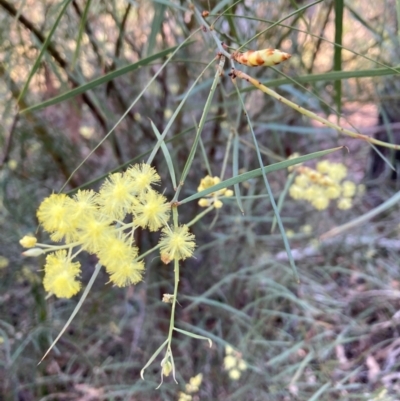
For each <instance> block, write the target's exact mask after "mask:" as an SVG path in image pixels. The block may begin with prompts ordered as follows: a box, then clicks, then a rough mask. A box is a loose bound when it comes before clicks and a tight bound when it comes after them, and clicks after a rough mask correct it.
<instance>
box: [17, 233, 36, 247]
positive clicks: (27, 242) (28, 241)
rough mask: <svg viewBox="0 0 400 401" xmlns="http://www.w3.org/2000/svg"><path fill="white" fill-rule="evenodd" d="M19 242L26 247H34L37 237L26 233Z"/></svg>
mask: <svg viewBox="0 0 400 401" xmlns="http://www.w3.org/2000/svg"><path fill="white" fill-rule="evenodd" d="M19 243H20V244H21V245H22V246H23V247H24V248H33V247H34V246H35V245H36V243H37V239H36V238H35V237H32V236H31V235H25V236H24V237H23V238H21V239H20V240H19Z"/></svg>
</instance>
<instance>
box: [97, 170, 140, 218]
mask: <svg viewBox="0 0 400 401" xmlns="http://www.w3.org/2000/svg"><path fill="white" fill-rule="evenodd" d="M97 202H98V204H99V206H100V210H101V212H102V213H104V214H105V215H106V216H109V217H110V218H111V219H113V220H123V219H124V217H125V215H126V213H127V212H128V211H129V209H130V208H131V207H132V204H133V203H136V202H137V200H136V197H135V182H134V179H133V178H132V177H131V176H130V175H129V174H121V173H114V174H111V175H110V176H109V177H108V178H107V179H106V181H105V182H104V184H103V185H102V186H101V188H100V192H99V196H98V199H97Z"/></svg>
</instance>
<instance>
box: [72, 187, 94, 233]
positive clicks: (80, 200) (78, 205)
mask: <svg viewBox="0 0 400 401" xmlns="http://www.w3.org/2000/svg"><path fill="white" fill-rule="evenodd" d="M73 201H74V203H73V210H72V211H71V216H70V217H71V219H73V220H74V221H75V224H77V225H79V222H80V221H81V220H82V219H83V218H87V217H88V216H93V215H94V214H96V213H97V211H98V206H97V194H96V192H94V191H92V190H83V191H82V190H79V191H78V192H77V193H76V194H75V195H74V196H73Z"/></svg>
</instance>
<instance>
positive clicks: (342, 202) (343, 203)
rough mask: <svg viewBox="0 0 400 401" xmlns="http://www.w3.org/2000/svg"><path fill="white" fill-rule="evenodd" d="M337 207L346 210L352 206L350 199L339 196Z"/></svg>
mask: <svg viewBox="0 0 400 401" xmlns="http://www.w3.org/2000/svg"><path fill="white" fill-rule="evenodd" d="M337 205H338V208H339V209H341V210H347V209H350V208H351V207H352V201H351V198H341V199H339V200H338V203H337Z"/></svg>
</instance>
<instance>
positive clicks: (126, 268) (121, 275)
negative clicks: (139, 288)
mask: <svg viewBox="0 0 400 401" xmlns="http://www.w3.org/2000/svg"><path fill="white" fill-rule="evenodd" d="M143 270H144V262H143V261H142V260H141V261H138V262H134V261H132V260H122V261H121V262H120V264H119V265H118V266H117V265H116V264H114V266H113V267H112V268H108V267H107V266H106V271H107V273H109V274H110V281H111V282H113V283H114V284H115V285H116V286H117V287H126V286H128V285H131V284H136V283H138V282H139V281H141V280H142V274H143Z"/></svg>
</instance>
